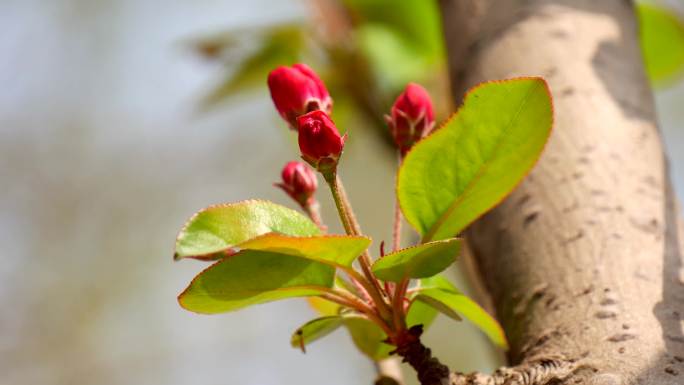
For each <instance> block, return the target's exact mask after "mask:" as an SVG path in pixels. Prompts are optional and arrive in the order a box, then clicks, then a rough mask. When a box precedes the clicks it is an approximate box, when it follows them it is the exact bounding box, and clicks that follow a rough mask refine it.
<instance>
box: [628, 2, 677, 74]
mask: <svg viewBox="0 0 684 385" xmlns="http://www.w3.org/2000/svg"><path fill="white" fill-rule="evenodd" d="M637 11H638V16H639V27H640V31H639V36H640V39H641V49H642V52H643V55H644V63H645V65H646V71H647V73H648V76H649V79H650V80H651V82H652V83H653V84H654V85H655V86H667V85H670V84H673V83H675V82H676V81H677V80H679V79H680V78H681V76H682V75H683V74H684V20H683V19H682V18H681V17H680V15H678V14H677V13H676V12H675V11H674V10H671V9H668V8H664V7H661V6H658V5H655V4H649V3H645V4H639V6H638V7H637Z"/></svg>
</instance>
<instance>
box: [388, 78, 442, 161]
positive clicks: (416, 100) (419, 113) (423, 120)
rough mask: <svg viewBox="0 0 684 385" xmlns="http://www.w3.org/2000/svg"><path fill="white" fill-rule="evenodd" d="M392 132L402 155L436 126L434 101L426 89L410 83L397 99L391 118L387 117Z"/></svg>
mask: <svg viewBox="0 0 684 385" xmlns="http://www.w3.org/2000/svg"><path fill="white" fill-rule="evenodd" d="M385 119H386V120H387V123H388V124H389V128H390V132H391V133H392V137H393V138H394V142H395V143H396V145H397V147H398V148H399V151H401V154H402V155H405V154H406V152H407V151H408V150H409V149H411V146H413V144H414V143H416V142H417V141H419V140H420V139H422V138H424V137H425V136H427V134H429V133H430V131H432V128H433V127H434V125H435V116H434V112H433V110H432V101H431V100H430V95H429V94H428V93H427V91H426V90H425V88H423V87H421V86H420V85H418V84H416V83H409V84H408V85H407V86H406V89H405V90H404V92H402V93H401V95H399V97H397V100H396V101H395V102H394V105H393V106H392V111H391V115H390V116H385Z"/></svg>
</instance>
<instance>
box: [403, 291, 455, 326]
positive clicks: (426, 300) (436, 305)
mask: <svg viewBox="0 0 684 385" xmlns="http://www.w3.org/2000/svg"><path fill="white" fill-rule="evenodd" d="M428 291H429V290H428ZM421 303H422V304H425V305H427V306H429V307H431V308H433V309H435V310H439V312H440V313H442V314H444V315H445V316H447V317H449V318H451V319H453V320H456V321H463V318H461V316H460V315H458V313H456V311H454V309H452V308H451V307H449V305H446V304H444V303H443V302H440V301H438V300H436V299H435V298H433V297H430V296H428V295H425V294H418V295H417V296H415V298H414V299H413V302H411V307H414V306H417V305H419V304H421Z"/></svg>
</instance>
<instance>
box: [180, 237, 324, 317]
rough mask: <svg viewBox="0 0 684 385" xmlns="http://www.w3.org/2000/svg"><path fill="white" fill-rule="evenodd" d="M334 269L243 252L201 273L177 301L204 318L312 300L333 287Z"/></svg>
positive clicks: (269, 254) (291, 258)
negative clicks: (287, 301)
mask: <svg viewBox="0 0 684 385" xmlns="http://www.w3.org/2000/svg"><path fill="white" fill-rule="evenodd" d="M334 275H335V268H333V267H331V266H328V265H324V264H322V263H319V262H315V261H312V260H308V259H304V258H300V257H295V256H292V255H287V254H280V253H272V252H265V251H257V250H243V251H240V252H239V253H237V254H235V255H232V256H230V257H228V258H225V259H223V260H221V261H219V262H217V263H215V264H213V265H211V266H210V267H209V268H207V269H206V270H204V271H203V272H201V273H200V274H199V275H197V276H196V277H195V279H193V280H192V282H191V283H190V286H188V288H187V289H185V291H184V292H183V293H181V295H180V296H179V297H178V302H179V303H180V305H181V306H182V307H183V308H185V309H187V310H190V311H193V312H196V313H204V314H214V313H222V312H227V311H233V310H238V309H240V308H243V307H246V306H249V305H254V304H259V303H263V302H269V301H276V300H279V299H285V298H291V297H305V296H315V295H320V294H322V293H323V290H324V289H325V288H329V287H331V286H332V285H333V280H334Z"/></svg>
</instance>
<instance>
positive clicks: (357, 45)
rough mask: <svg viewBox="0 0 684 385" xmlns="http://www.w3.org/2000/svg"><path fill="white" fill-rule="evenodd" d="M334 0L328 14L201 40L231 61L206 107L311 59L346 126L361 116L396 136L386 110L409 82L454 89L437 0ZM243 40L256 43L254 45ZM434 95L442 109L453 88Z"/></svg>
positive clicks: (213, 54) (211, 54)
mask: <svg viewBox="0 0 684 385" xmlns="http://www.w3.org/2000/svg"><path fill="white" fill-rule="evenodd" d="M321 3H323V2H321ZM327 3H328V6H326V7H324V8H321V9H323V10H324V11H325V12H318V13H323V15H322V19H323V20H322V21H321V22H316V23H301V22H299V23H297V22H291V23H283V24H279V25H271V26H262V27H260V28H252V29H249V28H242V29H234V30H228V31H223V32H221V33H218V34H216V35H214V36H208V37H206V38H203V39H200V40H198V41H195V42H193V46H194V48H195V49H196V50H197V52H199V53H200V54H201V55H202V56H205V57H207V58H209V59H212V60H220V61H222V62H223V63H225V65H226V76H225V78H224V80H223V81H222V82H221V83H219V84H218V85H217V86H216V87H215V88H214V89H213V90H211V91H210V92H209V94H208V95H207V96H206V97H205V98H204V100H203V102H202V105H201V107H202V108H203V109H205V110H206V109H211V108H214V107H216V106H218V105H220V104H221V103H223V102H225V101H228V100H229V99H230V98H231V97H233V96H235V95H237V94H242V93H244V92H247V91H253V90H259V91H260V92H267V88H266V81H265V79H266V78H267V75H268V73H269V72H270V71H271V70H272V69H274V68H275V67H277V66H279V65H291V64H293V63H296V62H306V63H307V64H309V65H310V66H311V67H312V68H314V70H315V71H316V72H318V73H319V74H320V75H321V77H322V78H323V80H324V81H325V82H326V84H327V86H328V88H329V90H330V92H331V94H332V96H333V98H334V101H335V104H334V109H333V118H334V119H335V121H336V122H337V125H338V127H340V129H341V130H342V131H345V130H346V128H347V127H348V126H349V125H352V120H354V122H353V123H355V124H358V123H359V122H358V121H357V119H358V118H361V120H362V123H365V124H366V125H369V126H370V127H375V128H376V129H377V131H378V132H380V133H382V134H383V135H385V137H386V138H389V136H388V134H387V132H386V131H387V129H386V126H385V122H384V120H383V115H384V114H385V113H386V112H387V111H388V110H389V107H390V106H391V103H392V102H393V100H394V98H395V97H396V96H397V95H398V94H399V93H400V92H401V90H402V89H403V88H404V87H405V85H406V84H407V83H408V82H410V81H414V82H421V83H423V84H424V85H426V87H427V88H428V89H430V88H432V89H431V91H432V93H433V95H435V94H442V95H440V96H444V95H445V94H446V92H445V88H444V84H445V82H444V81H443V80H444V71H443V68H442V66H443V65H444V64H443V63H444V48H443V41H442V32H441V19H440V15H439V9H438V5H437V2H436V1H432V0H402V1H393V0H338V1H331V2H327ZM316 4H317V2H316V1H309V2H307V5H309V6H310V9H311V15H310V16H311V17H312V19H313V18H314V17H315V16H320V15H317V11H320V9H316V6H317V5H316ZM330 4H333V5H334V6H333V7H331V6H329V5H330ZM326 18H330V20H329V22H326V20H325V19H326ZM340 20H342V22H340ZM311 24H315V25H311ZM320 24H323V25H322V26H321V25H320ZM326 28H329V29H335V30H334V31H326V30H325V29H326ZM340 29H342V30H340ZM330 35H335V36H336V37H338V39H331V38H330ZM340 36H344V37H345V38H343V39H339V37H340ZM240 42H243V43H244V42H247V44H249V45H250V46H251V47H247V49H246V48H245V47H244V45H245V44H240ZM431 86H432V87H431ZM435 86H436V87H435ZM439 87H441V89H440V88H439ZM434 99H435V102H436V105H437V106H436V107H437V110H438V112H439V111H446V110H447V109H448V102H446V100H448V98H447V97H446V96H444V97H436V98H434Z"/></svg>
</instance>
